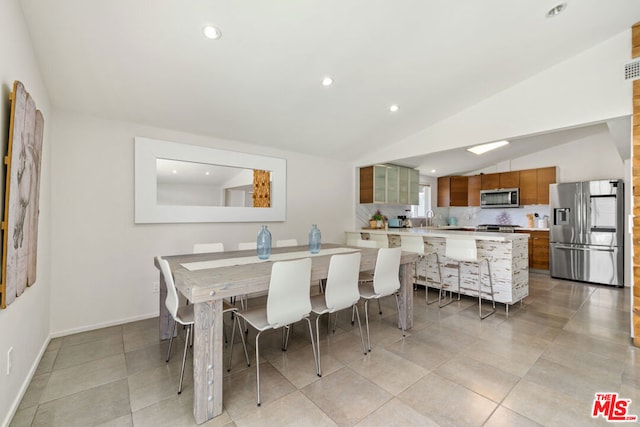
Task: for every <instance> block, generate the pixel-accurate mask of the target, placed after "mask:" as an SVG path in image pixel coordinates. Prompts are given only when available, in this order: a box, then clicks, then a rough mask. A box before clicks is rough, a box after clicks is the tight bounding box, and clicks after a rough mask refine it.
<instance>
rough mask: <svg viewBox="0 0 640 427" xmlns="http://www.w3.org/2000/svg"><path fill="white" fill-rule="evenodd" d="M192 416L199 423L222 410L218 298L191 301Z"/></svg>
mask: <svg viewBox="0 0 640 427" xmlns="http://www.w3.org/2000/svg"><path fill="white" fill-rule="evenodd" d="M194 316H195V325H194V331H195V332H194V341H193V416H194V417H195V420H196V423H198V424H202V423H204V422H205V421H207V420H210V419H211V418H213V417H216V416H218V415H220V414H222V373H223V372H222V352H223V348H222V344H223V343H222V341H223V339H222V300H220V299H218V300H214V301H206V302H199V303H196V304H195V305H194Z"/></svg>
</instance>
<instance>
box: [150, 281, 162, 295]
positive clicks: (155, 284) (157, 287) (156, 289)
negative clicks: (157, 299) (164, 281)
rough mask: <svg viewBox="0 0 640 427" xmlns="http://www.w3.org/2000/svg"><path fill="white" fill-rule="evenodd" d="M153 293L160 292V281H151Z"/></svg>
mask: <svg viewBox="0 0 640 427" xmlns="http://www.w3.org/2000/svg"><path fill="white" fill-rule="evenodd" d="M152 289H153V293H154V294H158V293H160V283H159V282H153V288H152Z"/></svg>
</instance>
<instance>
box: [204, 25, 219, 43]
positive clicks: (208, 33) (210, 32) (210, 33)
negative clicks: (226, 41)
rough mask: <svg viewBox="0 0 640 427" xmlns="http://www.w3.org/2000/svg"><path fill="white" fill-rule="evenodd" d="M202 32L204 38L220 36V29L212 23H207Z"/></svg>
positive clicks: (213, 38)
mask: <svg viewBox="0 0 640 427" xmlns="http://www.w3.org/2000/svg"><path fill="white" fill-rule="evenodd" d="M202 33H203V34H204V36H205V37H206V38H208V39H211V40H218V39H219V38H220V37H222V31H220V30H219V29H218V28H216V27H214V26H212V25H207V26H206V27H204V28H203V29H202Z"/></svg>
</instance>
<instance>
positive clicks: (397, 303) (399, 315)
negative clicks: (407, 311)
mask: <svg viewBox="0 0 640 427" xmlns="http://www.w3.org/2000/svg"><path fill="white" fill-rule="evenodd" d="M394 296H395V297H396V307H398V321H399V322H400V328H402V336H403V337H404V336H405V333H404V320H402V314H401V313H400V299H399V298H398V294H397V293H395V294H394Z"/></svg>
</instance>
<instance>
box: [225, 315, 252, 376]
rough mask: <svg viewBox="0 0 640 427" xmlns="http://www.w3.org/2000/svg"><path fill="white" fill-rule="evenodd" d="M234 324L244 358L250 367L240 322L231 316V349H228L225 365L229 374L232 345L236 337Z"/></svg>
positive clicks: (236, 317)
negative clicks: (238, 334)
mask: <svg viewBox="0 0 640 427" xmlns="http://www.w3.org/2000/svg"><path fill="white" fill-rule="evenodd" d="M236 324H237V325H238V331H239V332H240V340H241V341H242V348H243V349H244V357H245V358H246V359H247V366H251V362H250V361H249V353H248V352H247V343H246V342H245V340H244V333H243V331H242V326H240V321H238V316H233V326H232V328H231V348H230V349H229V361H228V364H227V372H231V361H232V360H233V343H234V341H235V335H236Z"/></svg>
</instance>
